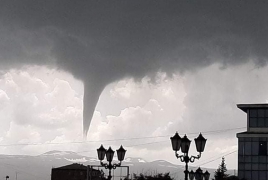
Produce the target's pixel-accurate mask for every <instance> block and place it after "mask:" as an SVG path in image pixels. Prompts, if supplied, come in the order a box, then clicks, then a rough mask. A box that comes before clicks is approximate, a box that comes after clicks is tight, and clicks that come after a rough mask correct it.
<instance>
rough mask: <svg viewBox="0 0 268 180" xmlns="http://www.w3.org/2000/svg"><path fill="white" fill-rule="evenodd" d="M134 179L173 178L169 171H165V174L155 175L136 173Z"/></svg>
mask: <svg viewBox="0 0 268 180" xmlns="http://www.w3.org/2000/svg"><path fill="white" fill-rule="evenodd" d="M133 179H134V180H173V178H171V177H170V175H169V173H165V174H162V173H160V174H156V175H153V176H152V175H149V176H147V175H143V174H140V175H136V174H134V178H133Z"/></svg>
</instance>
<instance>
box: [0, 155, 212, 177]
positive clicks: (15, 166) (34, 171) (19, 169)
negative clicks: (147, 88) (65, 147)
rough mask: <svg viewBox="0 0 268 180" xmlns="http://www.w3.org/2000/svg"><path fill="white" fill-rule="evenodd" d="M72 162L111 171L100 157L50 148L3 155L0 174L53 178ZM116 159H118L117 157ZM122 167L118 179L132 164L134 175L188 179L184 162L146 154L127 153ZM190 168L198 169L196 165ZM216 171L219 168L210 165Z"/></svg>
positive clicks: (131, 173) (123, 175)
mask: <svg viewBox="0 0 268 180" xmlns="http://www.w3.org/2000/svg"><path fill="white" fill-rule="evenodd" d="M72 163H79V164H83V165H86V166H87V165H91V166H93V168H95V169H99V170H103V171H104V173H105V174H106V175H107V173H108V171H107V170H106V169H105V168H103V167H98V166H99V160H97V159H96V158H92V157H87V156H83V155H80V154H77V153H75V152H71V151H49V152H46V153H44V154H41V155H38V156H28V155H0V166H1V168H0V177H3V178H4V177H6V176H9V177H10V178H9V180H50V179H51V169H52V168H57V167H61V166H65V165H69V164H72ZM115 163H116V161H115ZM122 166H123V167H122V168H117V169H115V170H114V171H113V172H112V174H113V176H114V180H117V179H120V178H122V179H123V178H124V177H125V176H126V175H127V168H126V166H128V167H129V173H130V178H132V176H133V173H135V174H140V173H142V174H145V175H155V174H158V173H167V172H169V173H170V176H171V177H173V178H174V179H176V180H180V179H184V166H182V165H174V164H172V163H169V162H167V161H165V160H157V161H152V162H147V161H146V160H144V159H142V158H131V157H127V158H126V159H125V160H124V161H123V162H122ZM189 169H190V170H191V169H194V170H195V169H196V167H194V168H192V167H189ZM206 170H208V171H209V172H210V173H211V174H212V175H213V174H214V172H215V169H206Z"/></svg>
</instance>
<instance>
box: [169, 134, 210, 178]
mask: <svg viewBox="0 0 268 180" xmlns="http://www.w3.org/2000/svg"><path fill="white" fill-rule="evenodd" d="M170 140H171V145H172V149H173V151H175V156H176V157H177V158H178V159H180V160H181V162H185V171H184V173H185V180H188V174H189V171H188V163H189V162H194V161H195V159H199V158H200V157H201V153H202V152H203V151H204V149H205V145H206V141H207V140H206V139H205V138H204V137H203V136H202V134H201V133H200V134H199V136H198V137H197V138H195V139H194V141H195V145H196V150H197V152H199V154H198V155H197V156H191V157H189V155H188V152H189V149H190V145H191V141H190V140H189V139H188V138H187V136H186V135H184V137H183V138H181V137H180V136H179V134H178V133H177V132H176V133H175V135H174V136H173V137H171V138H170ZM180 149H181V152H182V153H183V155H179V154H178V153H177V151H179V150H180ZM191 177H192V176H191Z"/></svg>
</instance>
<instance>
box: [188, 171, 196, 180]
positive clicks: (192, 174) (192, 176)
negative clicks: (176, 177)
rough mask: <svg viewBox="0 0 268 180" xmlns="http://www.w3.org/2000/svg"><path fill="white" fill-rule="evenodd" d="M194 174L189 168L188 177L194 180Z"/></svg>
mask: <svg viewBox="0 0 268 180" xmlns="http://www.w3.org/2000/svg"><path fill="white" fill-rule="evenodd" d="M194 175H195V173H194V171H193V170H191V171H190V172H189V178H190V180H194Z"/></svg>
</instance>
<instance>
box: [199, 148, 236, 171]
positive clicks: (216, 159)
mask: <svg viewBox="0 0 268 180" xmlns="http://www.w3.org/2000/svg"><path fill="white" fill-rule="evenodd" d="M235 152H237V150H235V151H232V152H229V153H227V154H224V155H222V156H219V157H217V158H215V159H213V160H210V161H207V162H205V163H202V164H198V165H196V166H195V167H199V166H202V165H205V164H208V163H211V162H214V161H216V160H218V159H220V158H222V157H223V156H224V157H226V156H229V155H231V154H233V153H235Z"/></svg>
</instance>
